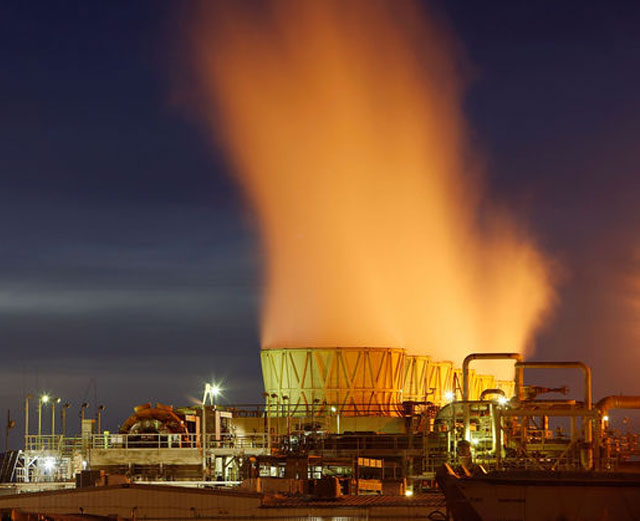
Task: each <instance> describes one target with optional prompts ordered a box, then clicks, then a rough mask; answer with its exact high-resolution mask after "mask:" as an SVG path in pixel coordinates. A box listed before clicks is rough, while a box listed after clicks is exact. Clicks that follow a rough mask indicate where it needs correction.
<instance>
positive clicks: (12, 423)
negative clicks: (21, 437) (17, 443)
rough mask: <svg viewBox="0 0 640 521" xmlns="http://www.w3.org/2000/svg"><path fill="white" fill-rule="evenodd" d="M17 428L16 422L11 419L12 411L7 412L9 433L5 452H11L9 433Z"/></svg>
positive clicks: (7, 433)
mask: <svg viewBox="0 0 640 521" xmlns="http://www.w3.org/2000/svg"><path fill="white" fill-rule="evenodd" d="M15 426H16V422H15V421H13V420H12V419H11V409H8V410H7V432H6V438H5V441H4V451H5V452H6V453H8V452H9V431H10V430H11V429H13V428H14V427H15Z"/></svg>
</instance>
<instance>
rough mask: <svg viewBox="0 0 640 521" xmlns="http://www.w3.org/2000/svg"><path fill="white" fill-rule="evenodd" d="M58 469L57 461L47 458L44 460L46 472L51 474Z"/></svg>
mask: <svg viewBox="0 0 640 521" xmlns="http://www.w3.org/2000/svg"><path fill="white" fill-rule="evenodd" d="M55 468H56V460H55V459H54V458H45V459H44V470H45V472H51V471H52V470H53V469H55Z"/></svg>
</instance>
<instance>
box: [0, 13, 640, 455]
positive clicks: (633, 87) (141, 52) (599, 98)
mask: <svg viewBox="0 0 640 521" xmlns="http://www.w3.org/2000/svg"><path fill="white" fill-rule="evenodd" d="M180 7H181V6H180V3H179V2H167V1H160V0H153V1H143V0H138V1H136V2H125V1H109V2H107V1H102V2H97V1H96V2H87V1H62V0H58V1H54V2H52V1H41V2H37V1H24V0H21V1H18V0H16V1H5V2H2V4H0V66H1V68H0V71H1V72H0V74H1V80H2V81H0V239H1V240H0V343H1V345H2V350H3V355H4V356H3V364H2V367H1V368H0V376H1V377H2V380H1V381H2V382H3V383H2V385H1V387H0V407H2V408H3V409H7V408H11V409H12V411H13V412H14V414H15V415H16V416H17V417H18V420H19V427H20V424H21V420H22V412H21V408H22V400H23V396H24V394H25V393H27V392H39V391H41V390H46V391H49V392H51V393H53V394H56V395H60V396H62V397H63V399H65V400H68V401H71V402H72V403H73V404H74V409H72V410H73V411H75V412H74V413H72V416H73V417H74V418H75V416H76V412H77V410H78V407H79V404H80V403H81V402H82V401H84V400H88V401H90V402H92V404H93V402H94V401H95V395H97V401H98V402H99V403H105V404H106V405H107V407H108V408H107V412H106V415H105V419H106V423H107V426H110V427H112V428H115V426H116V425H117V424H119V423H120V422H121V421H122V420H123V419H124V418H125V417H126V415H127V414H128V411H129V409H130V407H131V406H133V405H135V404H137V403H141V402H145V401H156V400H157V401H162V402H165V403H173V404H175V405H180V404H183V403H186V402H188V400H189V397H190V396H195V397H197V396H198V395H199V394H200V393H201V389H202V383H203V382H204V381H206V380H207V379H210V378H213V377H215V378H217V379H222V380H224V385H225V387H226V388H227V389H228V391H227V397H228V399H229V400H231V401H234V402H256V401H258V400H259V399H260V392H261V375H260V370H259V360H258V346H259V341H258V327H257V324H258V315H257V313H258V303H259V296H260V285H259V258H258V248H257V245H256V240H255V235H254V233H253V231H252V227H251V222H250V218H248V217H247V215H246V212H245V211H244V210H243V209H242V205H241V203H240V198H239V196H238V194H237V192H236V190H235V188H234V186H233V184H232V182H231V181H230V179H229V177H228V175H227V173H226V170H225V168H224V165H223V161H222V160H221V158H220V157H219V156H218V155H216V153H215V151H214V150H212V148H211V146H210V139H209V137H208V136H207V135H206V134H205V133H204V132H203V131H202V128H201V127H199V126H198V125H197V124H196V123H195V121H194V120H192V119H190V118H189V117H187V116H186V115H185V112H184V111H183V108H182V107H181V106H180V105H179V104H178V103H176V102H175V95H174V92H175V91H174V88H175V86H176V79H177V80H178V83H180V81H179V80H180V78H176V75H179V74H180V73H181V69H182V65H183V63H184V62H186V57H184V56H181V54H180V52H179V47H177V46H176V45H174V43H175V39H176V37H177V35H179V34H180V31H181V23H180V20H181V18H180V16H179V14H178V13H179V8H180ZM437 8H438V9H439V10H441V11H443V12H444V14H445V16H446V17H447V18H448V19H449V21H450V23H451V25H452V27H453V28H454V30H455V31H456V32H457V34H458V35H459V37H460V39H461V40H462V42H463V44H464V46H465V48H466V52H467V54H468V58H469V61H470V64H471V66H472V71H473V74H472V81H471V83H470V87H469V91H468V96H467V99H466V110H467V113H468V116H469V121H470V127H471V131H472V135H473V140H474V142H475V143H476V144H477V146H478V147H479V149H480V150H481V151H482V153H483V155H484V157H485V160H486V162H487V177H488V183H489V185H490V188H491V193H492V194H494V195H495V196H496V198H498V199H499V200H501V201H503V202H506V203H507V204H509V205H510V206H512V207H513V208H515V209H516V211H517V212H518V213H519V214H521V215H523V216H524V219H525V220H526V221H527V222H528V224H529V226H530V227H531V229H532V230H533V231H534V233H535V235H536V236H537V238H538V241H539V242H540V243H541V244H542V245H543V247H544V248H545V249H546V250H547V251H549V252H550V253H551V254H552V255H553V256H554V258H555V259H556V260H557V262H558V265H559V266H561V270H560V271H561V272H562V279H563V282H562V285H561V286H560V289H559V299H558V304H557V307H556V310H555V313H554V315H553V317H552V319H551V320H550V321H549V324H548V325H547V327H546V328H545V330H544V331H543V333H542V334H541V335H540V336H539V338H538V342H537V343H538V350H537V353H536V358H539V359H542V358H545V359H547V358H553V359H582V360H585V361H587V362H589V363H591V364H593V365H594V370H595V373H596V377H595V383H596V389H595V390H596V395H602V394H608V393H611V392H619V391H624V392H628V393H634V392H635V393H636V394H638V393H640V392H639V390H638V389H637V386H636V387H635V388H634V386H635V370H630V369H629V368H630V367H633V368H638V367H640V350H639V349H638V347H637V346H638V341H639V340H640V304H639V302H640V284H638V283H636V284H638V285H637V286H636V288H635V290H634V289H633V287H632V283H631V280H632V279H633V278H634V277H635V280H636V281H640V209H639V207H640V204H639V203H638V201H640V175H638V174H639V172H638V164H639V163H640V151H639V147H638V141H639V139H640V95H639V92H640V36H639V35H638V27H640V7H638V4H637V3H635V2H586V1H575V2H574V1H563V2H557V1H548V2H547V1H536V2H519V1H513V0H512V1H504V2H498V1H494V2H477V1H457V2H441V3H439V4H437ZM634 302H635V304H634ZM634 305H635V306H636V307H635V310H634ZM18 430H19V429H18ZM16 440H17V437H16ZM16 443H17V441H16Z"/></svg>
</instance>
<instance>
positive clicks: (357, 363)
mask: <svg viewBox="0 0 640 521" xmlns="http://www.w3.org/2000/svg"><path fill="white" fill-rule="evenodd" d="M261 361H262V375H263V379H264V388H265V400H266V407H267V410H268V411H269V413H270V415H271V416H280V415H282V414H286V415H288V416H313V415H314V414H325V413H327V412H329V411H333V412H337V413H339V414H342V415H343V416H401V415H403V403H406V402H421V403H426V402H430V403H432V404H434V405H439V406H440V405H444V404H445V403H447V402H448V401H450V400H451V399H452V397H455V396H457V397H458V398H459V397H460V396H461V388H462V371H461V369H459V368H456V367H454V365H453V363H452V362H437V361H434V360H432V359H431V358H430V357H428V356H422V355H411V354H408V353H407V352H406V351H405V350H404V349H402V348H398V347H287V348H265V349H262V351H261ZM470 386H471V387H470V390H471V399H478V398H479V397H480V393H481V392H482V390H483V389H494V388H501V389H503V390H504V391H505V392H506V393H507V395H508V396H510V395H511V394H510V393H512V392H513V382H511V381H499V380H496V378H495V377H494V376H491V375H478V374H476V373H475V372H473V371H471V374H470Z"/></svg>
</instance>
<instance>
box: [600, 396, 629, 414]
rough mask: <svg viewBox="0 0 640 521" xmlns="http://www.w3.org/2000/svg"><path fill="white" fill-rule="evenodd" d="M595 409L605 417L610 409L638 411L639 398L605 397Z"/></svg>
mask: <svg viewBox="0 0 640 521" xmlns="http://www.w3.org/2000/svg"><path fill="white" fill-rule="evenodd" d="M596 409H598V411H600V414H601V415H602V416H606V415H607V413H608V412H609V411H610V410H611V409H640V396H625V395H622V394H621V395H612V396H606V397H605V398H603V399H602V400H600V401H599V402H598V403H597V404H596Z"/></svg>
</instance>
